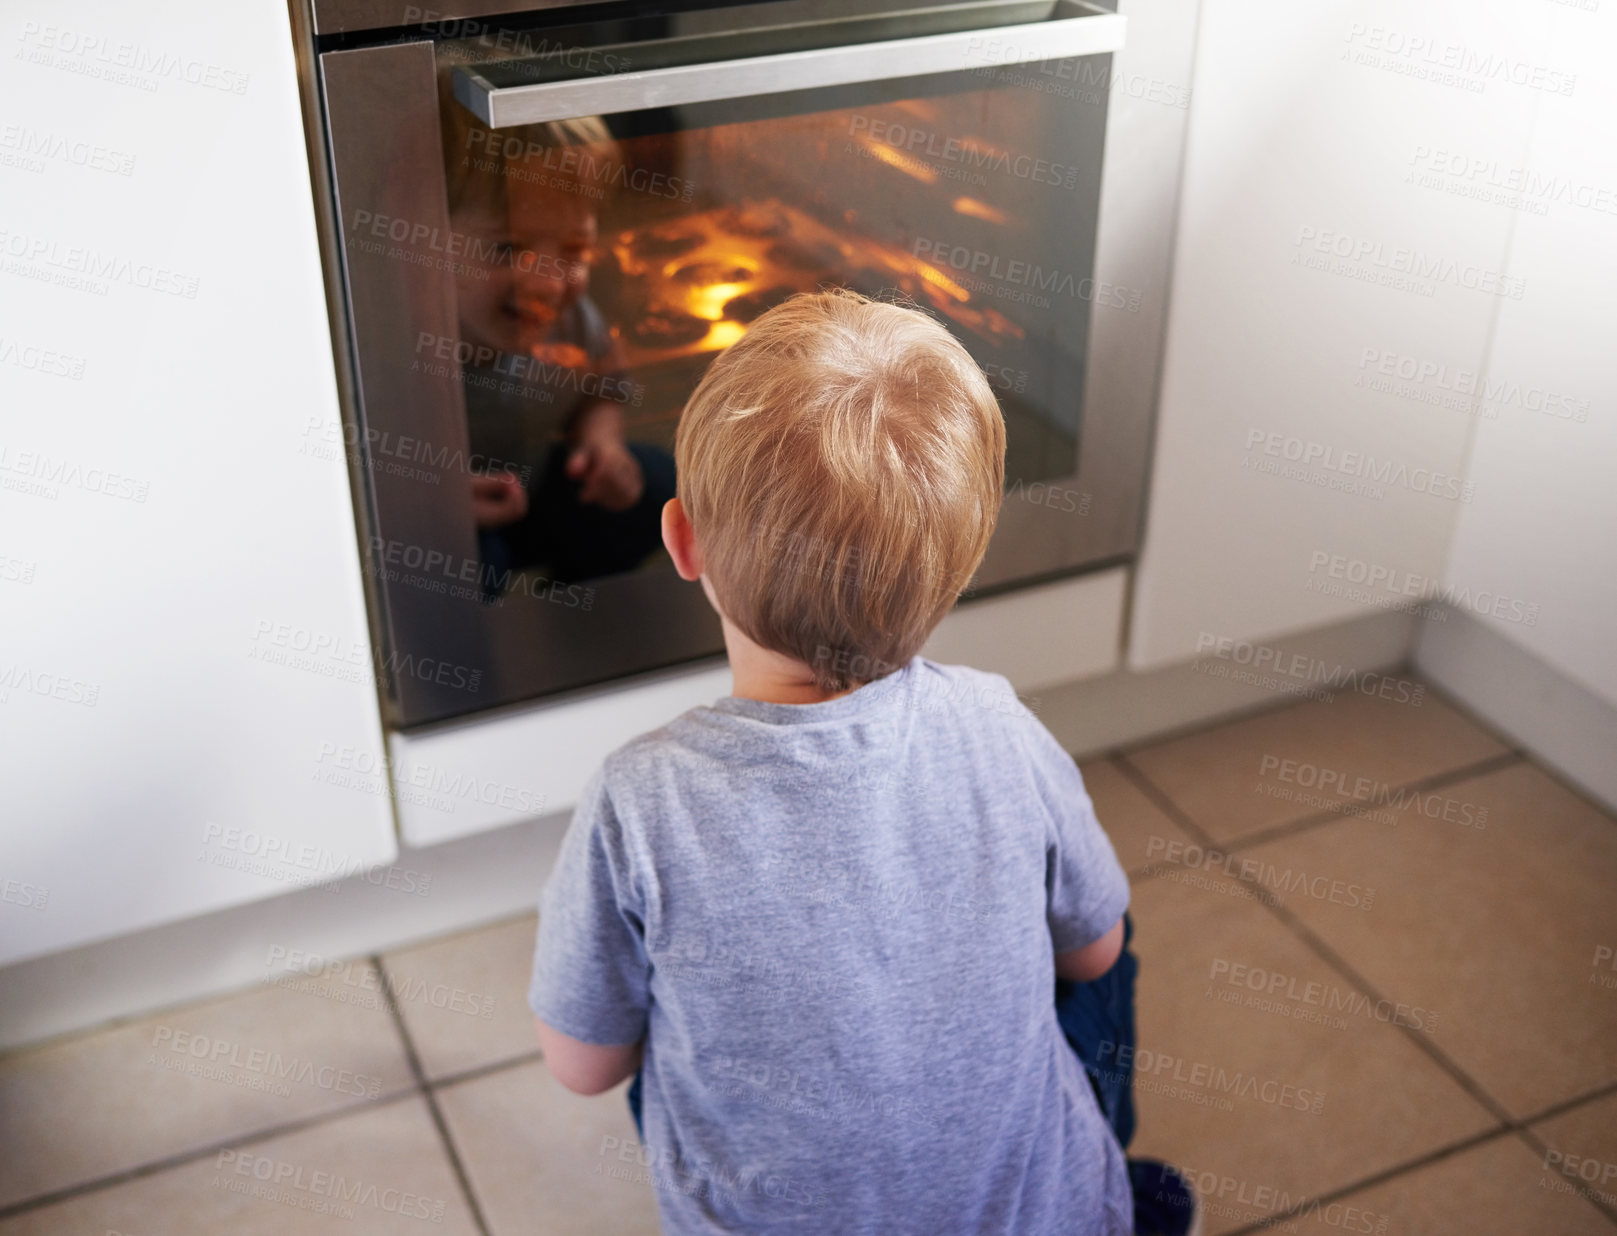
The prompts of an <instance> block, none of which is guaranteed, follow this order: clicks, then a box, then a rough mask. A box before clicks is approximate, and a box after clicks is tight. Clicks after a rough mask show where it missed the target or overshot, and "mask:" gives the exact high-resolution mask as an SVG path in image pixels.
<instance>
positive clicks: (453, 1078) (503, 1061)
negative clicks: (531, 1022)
mask: <svg viewBox="0 0 1617 1236" xmlns="http://www.w3.org/2000/svg"><path fill="white" fill-rule="evenodd" d="M543 1059H544V1053H543V1052H542V1051H540V1050H539V1049H538V1048H537V1047H535V1048H534V1049H533V1050H531V1051H525V1052H523V1053H522V1054H521V1055H519V1056H504V1057H501V1058H500V1059H499V1060H490V1061H488V1062H487V1063H486V1064H474V1065H473V1066H472V1067H471V1068H469V1069H462V1070H461V1071H460V1072H459V1073H446V1074H445V1075H444V1076H442V1077H433V1078H428V1079H427V1082H426V1087H427V1089H428V1090H446V1089H448V1088H449V1087H450V1086H458V1085H460V1084H461V1083H462V1082H469V1081H479V1080H481V1079H482V1078H485V1077H489V1076H491V1075H493V1074H495V1073H498V1072H500V1071H502V1070H504V1069H512V1068H516V1067H517V1066H518V1065H523V1064H533V1063H534V1062H536V1061H539V1060H543Z"/></svg>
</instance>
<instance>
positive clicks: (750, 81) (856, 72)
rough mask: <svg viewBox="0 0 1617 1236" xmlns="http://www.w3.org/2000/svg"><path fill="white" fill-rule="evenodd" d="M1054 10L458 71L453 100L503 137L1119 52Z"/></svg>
mask: <svg viewBox="0 0 1617 1236" xmlns="http://www.w3.org/2000/svg"><path fill="white" fill-rule="evenodd" d="M985 7H987V6H985ZM1056 11H1057V12H1058V13H1068V14H1071V15H1070V16H1061V17H1055V18H1053V19H1050V20H1046V21H1039V22H1030V23H1026V24H1021V25H1011V26H990V27H986V28H982V29H976V30H960V31H953V32H950V33H947V34H927V35H920V36H917V37H914V38H904V39H888V40H884V41H881V42H874V43H858V44H854V45H851V46H843V47H830V48H824V49H818V50H813V51H799V52H785V53H782V54H779V55H770V56H753V57H748V58H744V59H738V60H721V61H718V62H716V63H711V64H693V65H677V66H674V67H671V68H664V69H647V70H645V71H643V72H639V73H635V72H629V73H617V74H612V75H602V76H595V77H581V78H574V79H572V80H569V81H561V82H541V83H535V84H532V85H523V86H496V85H494V84H493V83H491V82H490V81H488V80H487V79H486V78H484V77H483V76H482V75H481V74H479V73H478V72H477V69H476V68H475V67H472V68H464V67H463V68H457V69H456V70H455V74H454V89H455V97H456V98H458V99H459V100H460V101H461V102H462V103H463V104H465V105H466V106H467V107H468V108H470V109H471V110H472V111H473V112H474V113H475V114H476V115H477V116H479V117H480V118H481V119H482V120H483V123H485V124H487V125H488V126H489V127H490V128H494V129H505V128H510V127H512V126H514V125H525V124H540V123H543V122H544V121H547V120H561V119H566V118H569V117H573V116H600V115H610V114H612V113H613V112H629V111H637V110H639V109H640V108H645V107H672V106H677V105H679V104H682V103H707V102H711V101H713V100H716V99H739V98H745V97H747V96H749V95H760V94H781V93H784V92H786V91H791V90H808V89H812V88H814V87H817V86H846V85H851V84H853V83H856V82H868V81H880V80H882V79H884V78H892V77H919V76H921V75H923V74H928V73H950V72H959V71H969V70H972V69H985V68H992V67H997V66H1002V65H1009V64H1027V63H1030V62H1032V61H1039V60H1061V59H1066V58H1069V57H1072V56H1093V55H1098V54H1101V53H1103V52H1115V51H1118V50H1120V49H1121V48H1122V46H1123V32H1124V27H1125V23H1126V19H1125V18H1123V17H1122V16H1121V15H1120V14H1117V13H1107V12H1104V11H1102V10H1099V9H1095V8H1091V7H1089V6H1088V5H1086V4H1083V3H1080V2H1078V0H1060V3H1058V4H1057V5H1056Z"/></svg>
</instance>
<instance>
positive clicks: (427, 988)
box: [382, 914, 539, 1078]
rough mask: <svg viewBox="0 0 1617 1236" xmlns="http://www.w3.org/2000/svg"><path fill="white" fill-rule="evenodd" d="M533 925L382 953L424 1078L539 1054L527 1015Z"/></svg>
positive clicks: (522, 921) (527, 921)
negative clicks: (535, 1053) (533, 1053)
mask: <svg viewBox="0 0 1617 1236" xmlns="http://www.w3.org/2000/svg"><path fill="white" fill-rule="evenodd" d="M536 926H537V920H536V919H535V917H534V916H533V915H532V914H527V915H524V916H523V917H521V918H519V919H515V920H513V921H511V922H508V923H499V924H497V925H495V926H493V927H484V928H481V929H479V930H477V931H467V932H462V933H460V934H458V935H453V936H449V937H447V938H445V939H441V940H434V941H431V942H430V943H427V944H421V945H417V946H415V947H413V948H408V949H401V950H400V951H398V952H396V953H388V954H385V955H384V956H383V958H382V968H383V969H384V970H386V971H387V974H388V980H389V982H390V983H391V984H392V987H393V992H394V995H395V997H396V999H397V1000H398V1005H399V1014H400V1016H401V1017H403V1019H404V1024H405V1028H406V1029H407V1030H408V1031H409V1034H410V1041H411V1042H412V1043H413V1044H414V1045H415V1049H416V1054H417V1056H418V1057H419V1058H420V1061H421V1068H422V1071H423V1072H424V1073H425V1074H426V1075H427V1076H428V1077H429V1078H439V1077H447V1076H450V1075H451V1074H454V1073H460V1072H464V1071H465V1070H467V1069H472V1068H477V1067H478V1066H480V1065H485V1064H492V1063H495V1062H497V1061H501V1060H510V1059H513V1058H515V1057H518V1056H523V1055H526V1054H528V1053H530V1052H534V1051H537V1050H538V1048H539V1038H538V1035H537V1033H536V1032H535V1029H534V1020H533V1014H532V1013H530V1012H529V1011H528V976H529V973H530V972H531V970H532V968H533V939H534V930H535V928H536Z"/></svg>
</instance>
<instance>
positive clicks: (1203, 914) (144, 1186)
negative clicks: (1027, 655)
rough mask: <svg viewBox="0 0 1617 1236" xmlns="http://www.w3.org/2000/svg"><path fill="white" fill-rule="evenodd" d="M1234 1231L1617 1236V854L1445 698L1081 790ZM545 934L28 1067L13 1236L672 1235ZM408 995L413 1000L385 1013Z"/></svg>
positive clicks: (0, 1069)
mask: <svg viewBox="0 0 1617 1236" xmlns="http://www.w3.org/2000/svg"><path fill="white" fill-rule="evenodd" d="M1083 769H1084V774H1085V778H1086V780H1087V782H1088V784H1089V787H1090V792H1091V794H1092V796H1093V797H1094V799H1095V802H1096V805H1097V807H1098V809H1099V812H1100V816H1101V819H1102V821H1103V822H1104V823H1105V825H1106V826H1107V828H1108V830H1109V831H1110V832H1111V835H1112V837H1113V841H1114V844H1115V845H1116V847H1117V851H1118V854H1119V857H1120V858H1121V859H1122V860H1123V863H1124V866H1125V867H1127V868H1128V870H1129V872H1130V875H1131V877H1132V878H1133V881H1134V889H1135V892H1134V908H1133V914H1134V919H1135V926H1136V937H1135V949H1136V952H1137V953H1138V954H1139V957H1140V961H1141V973H1140V986H1139V1019H1140V1036H1141V1037H1140V1050H1139V1053H1138V1056H1137V1059H1136V1067H1137V1102H1138V1106H1139V1135H1138V1139H1137V1141H1136V1144H1135V1146H1134V1147H1133V1149H1134V1150H1135V1151H1137V1152H1139V1153H1145V1154H1153V1155H1157V1156H1160V1157H1162V1158H1165V1159H1169V1160H1171V1161H1173V1162H1176V1163H1179V1164H1181V1165H1183V1166H1184V1167H1185V1168H1187V1169H1189V1170H1190V1171H1191V1172H1192V1173H1193V1179H1194V1181H1195V1183H1196V1186H1197V1188H1198V1190H1199V1191H1200V1192H1201V1194H1202V1197H1203V1201H1204V1203H1205V1206H1206V1211H1207V1218H1208V1224H1207V1230H1208V1231H1209V1232H1218V1233H1231V1232H1238V1231H1245V1230H1249V1229H1251V1228H1253V1227H1254V1226H1256V1225H1258V1224H1259V1223H1261V1222H1263V1221H1264V1220H1271V1221H1278V1223H1279V1228H1280V1230H1284V1231H1297V1230H1304V1229H1306V1230H1310V1231H1314V1230H1317V1231H1319V1232H1321V1233H1325V1234H1327V1236H1330V1234H1334V1233H1344V1234H1346V1233H1355V1232H1373V1233H1379V1234H1388V1233H1411V1234H1414V1233H1427V1232H1456V1233H1467V1234H1472V1233H1495V1232H1497V1233H1507V1232H1508V1233H1540V1232H1555V1233H1583V1232H1591V1233H1593V1232H1607V1233H1610V1232H1613V1231H1614V1230H1617V966H1614V963H1613V961H1612V958H1611V954H1612V952H1613V950H1614V948H1617V821H1614V820H1613V819H1612V818H1611V817H1610V816H1608V815H1605V814H1603V813H1602V812H1601V811H1599V810H1597V809H1595V808H1594V807H1593V806H1591V805H1590V804H1589V803H1588V802H1587V801H1586V800H1584V799H1582V798H1580V797H1579V796H1578V795H1576V794H1574V793H1572V792H1571V791H1569V790H1568V789H1567V788H1566V787H1565V786H1563V785H1562V784H1560V783H1559V782H1558V781H1556V780H1555V779H1554V778H1553V777H1551V776H1549V775H1547V774H1546V773H1545V772H1543V771H1542V770H1541V769H1539V768H1537V767H1535V766H1534V765H1533V764H1532V763H1531V762H1530V761H1528V760H1526V759H1524V758H1523V757H1522V756H1521V755H1520V754H1519V753H1518V752H1515V751H1513V750H1511V749H1510V748H1509V746H1508V745H1507V744H1504V743H1502V742H1500V741H1499V740H1498V739H1497V738H1496V737H1495V736H1493V735H1491V734H1489V733H1488V732H1486V730H1484V729H1483V728H1481V727H1479V726H1478V725H1477V724H1475V723H1474V722H1473V721H1472V720H1470V719H1469V718H1468V717H1466V716H1465V715H1464V714H1463V713H1461V712H1460V711H1459V710H1457V709H1455V708H1454V707H1451V706H1450V705H1448V704H1446V703H1445V702H1444V701H1443V700H1441V699H1439V698H1437V697H1436V696H1435V695H1434V694H1431V693H1426V694H1425V695H1424V696H1423V697H1422V698H1420V700H1419V702H1418V703H1417V702H1413V700H1405V701H1402V702H1399V701H1396V700H1387V699H1380V698H1372V697H1366V696H1362V695H1356V694H1347V695H1340V696H1338V697H1337V698H1336V699H1334V700H1333V701H1330V702H1323V701H1315V702H1309V703H1302V704H1294V705H1290V706H1287V707H1281V708H1276V709H1273V710H1270V711H1267V712H1263V713H1259V714H1257V715H1254V716H1251V717H1247V718H1245V719H1241V720H1237V721H1233V722H1229V723H1226V724H1223V725H1219V726H1215V727H1212V728H1209V729H1205V730H1201V731H1198V732H1196V733H1192V734H1188V735H1185V736H1182V737H1177V738H1174V739H1172V740H1170V741H1164V742H1159V743H1156V744H1152V745H1148V746H1144V747H1140V748H1136V749H1132V750H1128V751H1124V752H1118V753H1115V754H1114V755H1112V756H1111V757H1109V758H1104V759H1096V760H1087V761H1085V762H1084V764H1083ZM532 946H533V920H532V918H531V917H527V918H523V919H519V920H516V921H513V922H509V923H504V924H500V925H497V926H494V927H489V928H485V929H482V930H479V931H472V932H467V933H464V934H462V935H458V936H454V937H451V938H447V939H443V940H437V941H433V942H430V943H428V944H424V945H420V946H417V947H414V948H410V949H405V950H401V951H399V952H396V953H392V954H388V955H385V956H382V957H379V958H371V959H359V960H356V961H354V962H351V963H346V964H341V965H338V966H336V967H334V968H332V969H330V970H328V972H326V973H323V974H321V975H318V976H316V977H310V978H307V979H304V978H301V977H300V978H298V979H297V980H296V981H287V982H285V983H283V984H281V985H277V986H268V987H265V988H262V989H260V990H257V991H253V992H249V993H245V994H238V995H234V996H229V997H224V998H220V999H216V1000H211V1001H207V1002H204V1003H202V1004H198V1005H194V1006H191V1007H188V1008H184V1009H177V1010H172V1011H170V1012H168V1013H165V1014H162V1015H160V1016H156V1017H149V1018H144V1019H141V1020H139V1021H136V1022H131V1023H127V1024H124V1025H120V1026H117V1027H114V1028H110V1029H107V1030H102V1031H98V1032H94V1033H89V1034H84V1035H79V1036H76V1037H73V1038H70V1039H66V1040H62V1041H58V1042H55V1043H51V1044H47V1045H45V1046H43V1047H39V1048H34V1049H30V1050H25V1051H21V1052H16V1053H12V1054H11V1055H9V1056H5V1057H0V1127H3V1128H4V1134H3V1138H4V1154H3V1155H0V1236H21V1234H23V1233H28V1234H30V1236H32V1234H34V1233H52V1234H55V1233H84V1234H85V1236H115V1234H119V1233H121V1234H124V1236H147V1234H156V1233H167V1234H170V1236H187V1234H190V1233H203V1232H207V1233H232V1234H235V1233H246V1234H256V1233H280V1232H311V1233H322V1232H332V1233H339V1232H340V1233H353V1234H355V1236H362V1234H363V1233H368V1232H399V1231H406V1232H408V1231H422V1232H428V1231H431V1232H443V1233H445V1234H446V1236H451V1234H454V1233H463V1232H464V1233H475V1232H484V1233H492V1234H493V1236H517V1234H519V1233H521V1234H524V1236H527V1234H532V1233H539V1234H541V1236H548V1234H550V1233H555V1234H558V1236H561V1234H569V1236H570V1234H573V1233H597V1232H599V1233H611V1234H613V1236H616V1234H619V1233H623V1234H627V1236H634V1234H637V1233H648V1234H649V1233H654V1232H655V1231H656V1228H657V1224H656V1211H655V1203H654V1196H653V1193H652V1190H651V1187H650V1185H649V1183H648V1182H647V1181H646V1179H645V1176H644V1174H643V1171H642V1169H640V1168H639V1165H638V1164H637V1163H636V1162H635V1161H634V1134H633V1126H632V1124H631V1123H630V1121H629V1118H628V1114H627V1112H626V1110H625V1108H624V1103H623V1096H622V1092H621V1088H620V1090H618V1091H614V1092H613V1093H611V1094H608V1095H604V1096H602V1097H600V1098H596V1099H581V1098H578V1097H576V1096H574V1095H571V1094H569V1093H567V1092H565V1091H564V1090H562V1089H561V1088H560V1087H559V1086H557V1085H556V1083H555V1082H554V1081H553V1080H552V1079H551V1077H550V1075H549V1073H548V1072H547V1071H546V1069H545V1065H544V1062H543V1061H542V1060H541V1059H540V1058H539V1053H538V1050H537V1045H536V1042H535V1038H534V1034H533V1030H532V1020H531V1018H530V1016H529V1014H528V1012H527V1008H526V1004H525V1001H524V994H525V987H526V979H527V968H528V963H529V960H530V957H531V950H532ZM384 976H385V979H384Z"/></svg>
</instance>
